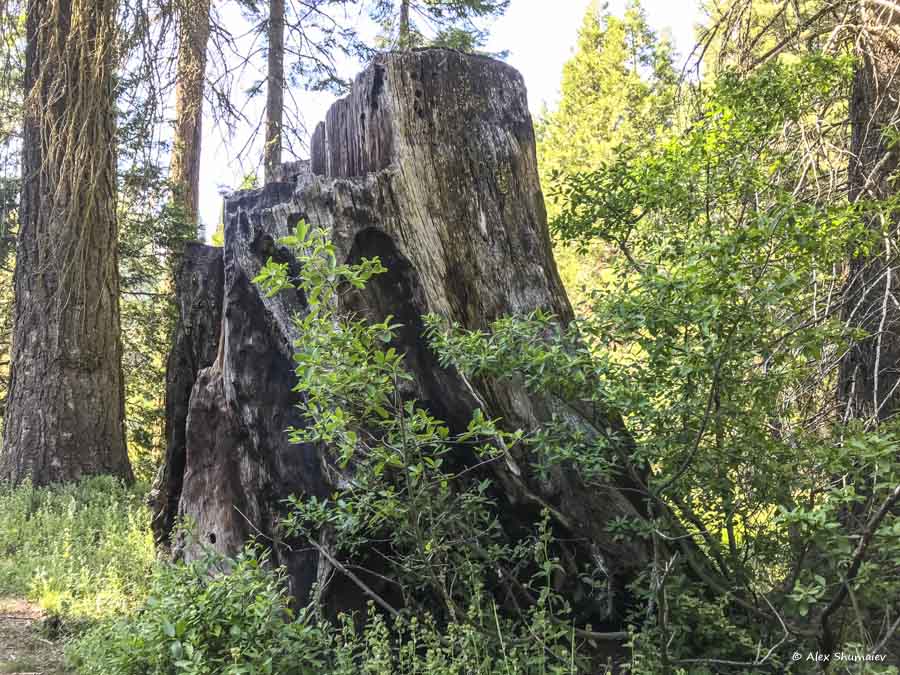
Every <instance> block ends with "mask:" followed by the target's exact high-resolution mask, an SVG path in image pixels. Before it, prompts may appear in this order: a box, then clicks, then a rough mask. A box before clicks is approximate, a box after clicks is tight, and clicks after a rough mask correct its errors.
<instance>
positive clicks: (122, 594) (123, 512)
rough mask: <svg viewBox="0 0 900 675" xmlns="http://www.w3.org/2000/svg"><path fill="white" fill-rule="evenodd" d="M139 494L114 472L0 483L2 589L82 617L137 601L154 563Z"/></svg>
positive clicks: (110, 611) (103, 614)
mask: <svg viewBox="0 0 900 675" xmlns="http://www.w3.org/2000/svg"><path fill="white" fill-rule="evenodd" d="M140 494H141V491H140V490H139V489H138V488H134V489H131V488H127V487H125V486H123V485H122V484H121V483H120V482H118V481H117V480H115V479H113V478H110V477H96V478H89V479H86V480H83V481H81V482H79V483H76V484H71V485H65V486H54V487H49V488H34V487H32V486H31V485H28V484H25V485H22V486H20V487H17V488H15V489H10V488H8V487H6V486H2V487H0V552H2V557H0V593H3V594H7V595H16V596H22V595H27V596H28V597H29V598H30V599H32V600H34V601H35V602H37V603H38V604H40V606H41V607H42V608H43V609H44V610H45V611H47V612H49V613H51V614H60V615H62V616H64V617H68V618H78V619H88V618H100V617H106V616H111V615H113V614H117V613H121V612H125V611H128V610H129V609H130V608H132V607H134V606H136V605H137V604H140V602H142V601H143V598H144V597H145V595H146V592H147V579H148V576H149V574H150V571H151V570H152V568H153V566H154V564H155V563H154V559H155V552H154V546H153V537H152V535H151V533H150V514H149V511H148V509H147V508H146V506H145V505H144V504H143V500H142V497H141V496H140Z"/></svg>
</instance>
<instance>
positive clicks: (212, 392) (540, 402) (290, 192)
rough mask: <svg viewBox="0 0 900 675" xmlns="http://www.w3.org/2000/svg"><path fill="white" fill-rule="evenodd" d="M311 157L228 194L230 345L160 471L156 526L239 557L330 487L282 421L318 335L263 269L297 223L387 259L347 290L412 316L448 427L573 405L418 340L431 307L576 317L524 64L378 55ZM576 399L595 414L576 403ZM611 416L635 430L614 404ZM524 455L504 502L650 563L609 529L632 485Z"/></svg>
mask: <svg viewBox="0 0 900 675" xmlns="http://www.w3.org/2000/svg"><path fill="white" fill-rule="evenodd" d="M311 155H312V159H311V160H310V162H303V163H295V164H292V165H285V166H284V167H283V171H282V174H283V175H282V180H281V181H280V182H275V183H271V184H269V185H267V186H266V187H264V188H262V189H260V190H254V191H244V192H238V193H236V194H234V195H232V196H231V197H229V198H228V199H227V200H226V205H225V247H224V270H225V278H224V302H223V311H222V331H221V335H222V338H221V345H220V348H219V352H218V357H217V359H216V361H215V363H214V364H212V365H211V366H210V367H209V368H207V369H205V370H202V371H200V372H199V374H198V376H197V378H196V380H195V382H194V384H193V390H192V392H191V395H190V401H189V412H188V414H187V418H186V428H185V433H184V438H185V439H186V452H185V463H184V470H183V472H181V480H180V481H179V477H178V476H176V475H175V474H178V473H179V472H178V471H177V470H175V471H172V470H169V471H168V472H167V473H164V474H163V476H164V479H163V480H162V481H161V483H160V485H159V486H158V497H157V505H158V509H160V512H162V511H166V510H167V509H168V511H166V515H163V516H161V517H159V518H157V522H158V523H160V524H163V525H165V527H162V529H161V531H160V534H165V532H166V527H168V526H169V525H168V524H169V523H170V522H171V516H172V515H174V513H175V512H176V511H177V513H178V514H182V515H187V516H191V517H192V518H193V519H194V520H196V521H197V522H198V524H199V531H200V533H201V535H202V536H203V537H205V538H206V539H207V540H208V541H210V542H213V543H215V545H216V546H217V547H220V548H221V549H222V550H223V551H227V552H234V550H235V548H236V547H237V546H238V545H239V544H240V542H242V541H243V540H244V538H245V537H246V536H248V535H251V534H254V533H257V534H259V533H261V534H263V535H265V536H272V534H273V532H274V527H275V525H276V522H277V520H278V518H279V517H280V516H281V515H282V513H283V506H282V505H281V500H283V499H284V498H285V497H287V496H288V495H289V494H292V493H295V494H306V495H326V494H330V493H331V492H332V491H333V489H334V486H332V485H330V484H328V483H327V480H326V475H327V474H326V472H325V471H323V470H322V466H323V462H325V458H324V454H325V453H323V450H322V449H321V448H318V447H314V446H292V445H290V444H289V443H288V441H287V435H286V433H285V431H284V430H285V429H286V428H287V427H288V426H291V425H301V424H302V423H303V421H302V419H300V418H299V415H298V412H297V410H296V408H295V403H296V402H297V400H298V399H297V396H298V394H297V393H294V392H292V386H293V382H294V380H293V376H292V361H291V355H292V350H293V345H294V343H295V342H297V341H298V340H299V341H302V338H303V336H301V335H297V334H296V332H295V328H294V325H293V323H292V321H291V317H292V315H293V314H294V313H295V312H302V311H303V310H304V300H303V298H302V297H301V295H300V294H298V293H288V294H282V295H279V296H277V297H275V298H266V297H265V296H264V295H263V294H261V293H260V292H259V290H258V289H257V288H255V287H254V285H253V284H252V283H251V281H250V280H251V279H252V278H253V277H254V276H255V275H256V274H257V273H258V272H259V269H260V267H261V266H262V265H263V264H265V262H266V260H267V259H268V258H269V257H270V256H271V257H273V258H274V259H275V260H277V261H281V262H288V263H293V262H294V261H293V259H292V257H291V255H290V253H289V252H288V251H287V250H286V249H284V248H283V247H280V246H279V245H278V243H277V241H278V239H279V237H281V236H284V235H287V234H288V233H289V231H290V230H291V229H292V228H293V227H294V226H295V224H296V223H297V221H299V220H300V219H301V218H303V219H305V220H307V221H308V222H310V223H311V224H314V225H318V226H322V227H324V228H326V229H327V230H328V231H330V233H331V236H332V238H333V241H334V244H335V246H336V248H337V250H338V252H339V255H340V256H343V258H345V259H347V260H351V261H355V260H358V259H360V258H362V257H372V256H378V257H379V258H381V260H382V262H383V264H384V265H385V266H386V267H387V268H388V272H387V273H386V274H383V275H381V276H379V277H376V279H374V280H373V281H372V282H371V283H370V285H369V286H368V287H367V288H366V289H365V291H363V292H362V293H361V294H359V295H358V296H356V297H354V298H352V299H351V300H349V301H348V302H352V303H353V308H354V309H357V310H362V311H363V312H364V313H365V314H367V315H368V316H371V317H372V318H375V319H380V318H383V317H384V316H385V315H387V314H391V315H393V316H395V317H397V320H398V322H399V323H402V324H403V325H404V328H403V329H402V330H401V333H400V336H399V338H398V342H399V346H400V347H401V348H402V349H403V350H404V351H405V354H406V365H407V367H408V369H409V370H410V372H411V373H412V374H413V375H414V376H415V387H416V389H417V391H416V392H415V393H416V396H417V398H418V399H419V400H420V401H422V402H423V403H424V404H425V405H427V406H428V407H429V408H430V409H431V410H432V412H433V413H434V414H435V415H437V416H439V417H442V418H443V419H445V420H447V422H448V423H449V424H450V426H451V429H455V430H462V429H464V428H465V425H466V424H467V422H468V420H469V419H470V416H471V413H472V412H473V410H474V409H475V408H476V407H483V408H486V411H485V412H486V413H487V414H488V415H489V416H491V417H502V418H503V419H504V420H505V421H506V423H507V424H508V425H510V426H515V427H524V428H534V427H535V426H537V425H539V424H541V422H542V421H544V420H547V419H548V418H549V416H550V414H551V412H552V409H553V406H554V405H558V404H555V403H552V402H551V401H549V400H548V399H546V398H544V397H542V396H537V395H534V394H531V393H529V392H527V391H526V390H525V388H524V387H523V386H521V385H518V384H515V383H511V382H509V381H506V380H503V381H500V380H482V381H472V382H469V381H466V380H465V378H463V377H462V376H461V375H460V374H459V373H457V372H455V371H454V370H452V369H443V368H441V367H439V365H438V364H437V362H436V359H435V357H434V355H433V354H432V353H431V351H430V350H429V348H428V346H427V344H426V343H425V341H424V339H423V337H422V318H421V317H422V316H423V315H424V314H426V313H429V312H433V313H436V314H439V315H441V316H443V317H446V318H447V319H450V320H452V321H455V322H458V323H459V324H461V325H462V326H464V327H466V328H471V329H486V328H487V327H488V326H489V324H490V322H491V321H493V320H494V319H497V318H499V317H502V316H504V315H510V314H526V313H529V312H532V311H533V310H535V309H538V308H540V309H544V310H547V311H551V312H553V313H555V314H556V315H557V316H558V317H559V319H560V321H561V322H563V323H565V322H567V321H569V320H570V319H571V317H572V310H571V307H570V305H569V302H568V300H567V298H566V295H565V292H564V290H563V287H562V284H561V282H560V278H559V275H558V273H557V270H556V265H555V263H554V261H553V257H552V252H551V243H550V238H549V234H548V230H547V223H546V214H545V211H544V203H543V197H542V194H541V189H540V184H539V181H538V173H537V166H536V159H535V139H534V131H533V127H532V121H531V117H530V114H529V112H528V106H527V102H526V94H525V87H524V84H523V82H522V78H521V76H520V75H519V74H518V73H517V72H516V71H515V70H514V69H512V68H510V67H509V66H507V65H505V64H503V63H500V62H498V61H495V60H492V59H488V58H485V57H480V56H471V55H463V54H460V53H458V52H454V51H448V50H423V51H413V52H408V53H403V54H388V55H384V56H380V57H378V58H377V59H376V60H375V61H374V62H373V63H372V64H371V65H370V67H369V68H368V69H366V70H365V71H364V72H363V73H362V74H360V75H359V76H358V77H357V78H356V80H355V82H354V84H353V88H352V90H351V92H350V94H349V95H348V96H347V97H346V98H345V99H343V100H341V101H338V102H337V103H336V104H335V105H334V106H333V107H332V108H331V110H330V111H329V112H328V115H327V118H326V120H325V122H324V123H322V124H320V125H319V127H318V128H317V129H316V132H315V134H314V137H313V141H312V148H311ZM201 273H202V272H201ZM184 314H185V313H184V311H183V315H184ZM184 348H185V347H184V346H182V347H176V349H184ZM172 377H173V375H172V374H171V373H170V379H171V378H172ZM575 407H577V405H576V406H575ZM557 412H558V408H557ZM566 414H568V415H570V416H572V417H575V418H578V419H580V420H581V422H583V423H584V425H585V426H586V427H593V426H596V424H597V420H594V419H591V420H589V419H586V418H583V417H579V416H578V414H577V413H576V412H575V408H569V409H567V410H566ZM602 424H603V425H604V426H611V427H614V428H616V429H621V422H620V421H619V420H618V419H617V418H616V417H615V416H613V415H604V416H603V419H602ZM170 438H171V437H170ZM171 457H172V453H170V460H169V461H170V462H171V461H172V459H171ZM495 464H497V463H495ZM515 464H516V465H517V466H514V465H513V463H512V462H510V463H508V464H507V465H504V466H502V467H499V468H495V469H493V470H494V471H495V475H494V479H495V482H496V484H497V485H499V486H500V487H501V489H502V490H503V494H504V498H503V499H502V500H501V502H502V504H501V505H500V506H499V507H498V508H505V509H507V510H509V511H510V514H511V515H512V517H514V518H516V519H518V521H519V522H522V521H523V520H524V521H527V522H534V521H535V520H536V518H537V517H538V514H539V512H540V509H541V505H542V504H548V505H551V506H552V507H553V508H554V510H555V511H556V512H557V513H558V514H559V517H560V519H561V520H562V521H563V522H562V523H561V526H562V527H563V528H564V529H565V530H567V535H568V536H569V537H571V538H572V539H573V540H576V541H577V542H578V544H577V546H578V548H579V551H580V553H579V555H582V556H583V557H584V558H585V559H588V560H591V561H592V562H593V564H599V565H601V566H602V567H603V568H604V569H605V570H606V572H607V573H608V575H609V577H610V579H613V580H615V582H616V583H615V584H614V586H615V588H617V589H618V588H621V587H622V582H623V581H624V580H626V579H627V578H629V577H630V576H631V575H632V573H633V571H634V570H636V569H638V568H639V567H641V566H642V565H643V564H644V563H645V562H646V559H647V556H646V551H645V549H644V546H643V544H642V543H641V542H638V541H624V542H622V541H614V540H613V538H612V537H611V536H610V534H609V532H608V531H607V525H608V523H609V522H610V521H611V520H612V519H614V518H618V517H622V516H638V515H639V511H640V507H639V506H638V507H636V506H635V505H633V504H632V502H631V501H629V499H628V498H627V497H626V496H625V493H624V492H623V491H622V490H621V489H620V487H621V486H616V485H605V486H601V487H599V488H598V486H596V485H591V486H588V485H586V484H585V483H584V482H583V481H582V480H581V478H580V476H579V475H578V474H577V472H575V471H574V470H572V469H571V468H568V467H559V468H558V469H557V470H556V471H555V472H554V473H553V474H552V476H551V480H549V481H548V482H541V481H539V480H537V478H536V476H535V475H533V473H531V472H530V469H529V466H530V461H529V458H528V457H526V456H517V457H515ZM623 482H625V481H624V479H623ZM625 487H632V486H631V485H626V486H625ZM176 504H177V509H176V507H175V505H176ZM528 519H531V520H528ZM277 548H278V547H276V549H277ZM292 555H293V554H292ZM276 556H281V557H276V560H277V561H278V562H284V563H286V564H288V566H289V568H290V570H291V578H292V581H293V583H294V592H295V593H296V594H297V595H298V596H300V597H304V596H305V595H306V594H307V593H308V591H309V588H310V585H311V583H312V582H313V581H314V580H315V579H316V577H317V574H318V573H319V571H320V569H321V566H320V565H319V561H318V559H317V556H315V555H313V554H310V553H304V554H296V555H293V557H291V556H288V559H284V557H283V554H280V553H277V552H276ZM374 583H375V582H374V581H373V584H374ZM334 592H335V593H336V594H337V595H340V594H341V592H342V591H341V590H340V589H339V588H338V590H336V591H334ZM352 595H354V593H352V592H351V591H349V590H348V595H347V598H349V597H351V596H352ZM356 595H358V593H356ZM334 605H335V606H338V607H347V606H352V605H353V603H352V602H351V601H350V600H348V599H346V598H345V599H338V600H336V601H335V603H334ZM611 611H612V610H611ZM606 618H609V617H606Z"/></svg>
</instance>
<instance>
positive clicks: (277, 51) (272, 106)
mask: <svg viewBox="0 0 900 675" xmlns="http://www.w3.org/2000/svg"><path fill="white" fill-rule="evenodd" d="M268 50H269V52H268V71H267V77H266V147H265V149H264V151H263V157H264V162H263V163H264V165H265V182H266V183H270V182H272V180H273V177H274V176H275V174H276V172H277V171H278V167H279V166H280V165H281V127H282V125H283V124H284V0H269V25H268Z"/></svg>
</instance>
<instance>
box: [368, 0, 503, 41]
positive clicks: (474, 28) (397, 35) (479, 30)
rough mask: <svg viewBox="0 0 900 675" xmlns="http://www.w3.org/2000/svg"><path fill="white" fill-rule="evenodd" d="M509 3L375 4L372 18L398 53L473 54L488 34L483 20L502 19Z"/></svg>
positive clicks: (382, 0)
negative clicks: (427, 49)
mask: <svg viewBox="0 0 900 675" xmlns="http://www.w3.org/2000/svg"><path fill="white" fill-rule="evenodd" d="M508 6H509V0H374V1H373V5H372V12H371V13H372V18H373V19H375V20H376V21H378V22H379V23H381V24H382V25H383V26H384V27H385V28H386V32H387V42H388V46H390V47H391V48H395V49H401V50H403V49H412V48H414V47H423V46H428V45H430V46H436V47H451V48H453V49H460V50H462V51H473V50H475V49H476V48H477V47H479V46H481V45H482V44H484V42H485V40H486V38H487V32H486V31H485V29H484V28H483V27H482V26H480V25H479V24H478V20H479V19H486V18H490V17H494V16H499V15H501V14H503V12H505V11H506V8H507V7H508Z"/></svg>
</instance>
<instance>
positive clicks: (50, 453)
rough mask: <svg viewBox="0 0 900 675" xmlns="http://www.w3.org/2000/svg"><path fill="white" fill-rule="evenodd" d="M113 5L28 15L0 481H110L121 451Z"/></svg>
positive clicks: (71, 6) (61, 0) (124, 471)
mask: <svg viewBox="0 0 900 675" xmlns="http://www.w3.org/2000/svg"><path fill="white" fill-rule="evenodd" d="M116 7H117V3H116V2H115V1H114V0H98V2H96V3H94V4H92V5H87V4H85V3H74V2H71V0H55V1H54V2H50V1H49V0H33V1H32V2H30V3H29V4H28V17H27V28H26V31H27V40H28V44H27V50H26V66H25V87H26V92H27V101H26V114H25V128H24V142H23V158H22V159H23V184H22V212H21V224H20V230H19V235H18V248H17V252H16V270H15V282H14V284H15V318H14V332H13V338H12V356H11V362H12V367H11V382H10V393H9V399H8V403H7V409H6V415H5V420H6V426H5V430H4V438H3V449H2V457H0V478H3V479H7V480H10V481H12V482H13V483H18V482H20V481H22V480H24V479H26V478H28V479H31V480H32V481H33V482H34V483H35V484H46V483H51V482H61V481H72V480H76V479H78V478H80V477H81V476H84V475H89V474H99V473H109V474H114V475H118V476H121V477H123V478H125V479H130V478H131V467H130V465H129V462H128V455H127V453H126V450H125V433H124V386H123V379H122V360H121V357H122V350H121V343H120V339H119V277H118V262H117V251H116V239H117V221H116V189H115V186H116V156H115V148H116V133H115V98H114V82H113V74H114V73H113V71H114V66H115V53H114V50H115V44H116V36H115V19H116Z"/></svg>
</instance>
